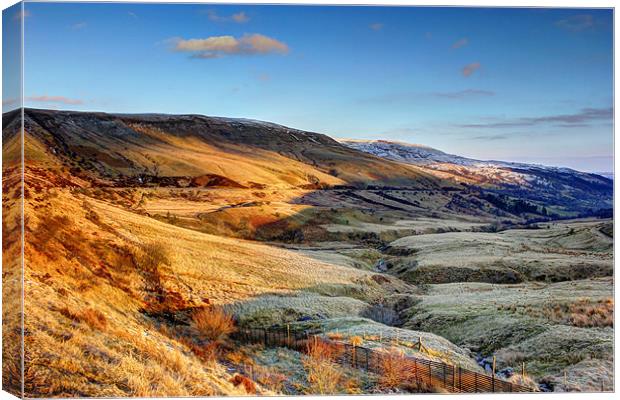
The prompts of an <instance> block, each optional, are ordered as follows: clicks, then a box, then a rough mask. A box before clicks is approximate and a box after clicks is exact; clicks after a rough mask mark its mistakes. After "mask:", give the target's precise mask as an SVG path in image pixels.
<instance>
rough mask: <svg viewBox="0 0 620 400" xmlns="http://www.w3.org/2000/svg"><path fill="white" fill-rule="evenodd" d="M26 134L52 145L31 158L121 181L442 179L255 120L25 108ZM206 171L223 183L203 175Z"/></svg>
mask: <svg viewBox="0 0 620 400" xmlns="http://www.w3.org/2000/svg"><path fill="white" fill-rule="evenodd" d="M25 131H26V133H27V135H28V136H29V137H31V138H32V140H33V141H34V142H35V143H36V144H35V143H33V144H32V146H33V147H34V146H41V147H43V148H45V149H47V155H44V154H41V152H34V151H33V152H32V153H31V154H32V157H33V160H32V161H34V162H43V159H45V158H48V157H50V156H51V155H50V154H49V153H51V154H53V156H54V157H55V158H57V159H58V160H60V161H61V162H62V163H63V165H64V166H68V167H70V168H73V169H74V172H75V174H77V175H81V176H86V177H90V178H93V179H104V180H108V181H112V182H119V181H121V182H122V183H123V184H137V185H139V186H141V185H142V183H146V182H154V183H157V184H158V185H159V186H173V187H174V186H189V185H191V186H204V185H205V184H207V185H211V186H218V184H217V182H220V183H221V186H230V185H233V186H235V183H236V185H241V186H244V187H261V186H270V187H271V186H273V187H280V188H291V187H309V188H317V187H321V186H324V185H339V184H347V185H365V184H368V183H369V182H373V183H376V184H379V185H406V186H411V187H419V188H432V187H439V186H440V184H441V181H440V180H439V179H437V178H434V177H432V176H431V175H429V174H427V173H425V172H423V171H421V170H420V169H418V168H416V167H413V166H407V165H403V164H399V163H395V162H391V161H385V160H382V159H380V158H377V157H374V156H372V155H368V154H365V153H362V152H359V151H356V150H352V149H349V148H347V147H345V146H342V145H341V144H339V143H338V142H336V141H335V140H333V139H331V138H329V137H327V136H325V135H321V134H317V133H311V132H304V131H299V130H295V129H291V128H287V127H284V126H280V125H276V124H270V123H262V122H256V121H251V120H242V119H226V118H213V117H205V116H200V115H177V116H175V115H156V114H148V115H122V114H119V115H111V114H103V113H78V112H69V111H47V110H34V109H26V110H25ZM202 176H207V178H208V177H211V178H218V177H224V178H226V180H222V179H219V181H218V179H215V180H214V179H211V180H210V179H202V180H201V179H199V178H200V177H202ZM192 178H197V179H196V180H194V181H192ZM140 180H141V181H142V182H140ZM188 180H189V181H188ZM213 181H215V182H216V183H213ZM231 181H232V182H235V183H232V182H231ZM209 182H211V183H209Z"/></svg>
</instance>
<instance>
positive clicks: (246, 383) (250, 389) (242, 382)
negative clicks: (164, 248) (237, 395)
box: [230, 374, 256, 394]
mask: <svg viewBox="0 0 620 400" xmlns="http://www.w3.org/2000/svg"><path fill="white" fill-rule="evenodd" d="M230 383H232V384H233V385H235V387H237V386H243V388H244V389H245V392H246V393H247V394H256V385H255V384H254V382H253V381H252V380H251V379H250V378H248V377H247V376H243V375H239V374H237V375H235V376H234V377H232V378H231V379H230Z"/></svg>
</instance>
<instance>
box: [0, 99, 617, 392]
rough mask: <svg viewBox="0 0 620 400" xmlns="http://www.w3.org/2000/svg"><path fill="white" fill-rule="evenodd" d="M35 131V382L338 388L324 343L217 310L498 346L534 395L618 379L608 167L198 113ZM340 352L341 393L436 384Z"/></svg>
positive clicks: (61, 122)
mask: <svg viewBox="0 0 620 400" xmlns="http://www.w3.org/2000/svg"><path fill="white" fill-rule="evenodd" d="M19 122H20V121H19V115H18V114H14V115H13V114H8V113H7V114H5V115H4V118H3V153H4V160H5V164H4V165H3V171H4V182H3V187H4V190H3V217H4V221H8V222H5V226H4V227H3V228H4V231H5V232H11V231H12V228H11V225H10V224H14V225H15V224H17V222H18V221H17V220H15V219H14V218H15V215H17V214H19V210H18V208H19V201H18V199H19V195H20V193H19V191H20V186H19V177H18V171H17V170H16V169H15V166H14V165H13V166H12V165H11V164H10V163H8V161H11V160H13V161H15V159H19V155H18V154H17V150H18V149H19V146H20V144H21V142H20V141H21V136H20V135H19V134H18V128H17V127H18V125H19ZM24 129H25V133H24V137H23V140H24V142H23V146H24V188H23V191H24V219H25V226H24V235H25V237H24V239H25V248H24V255H25V271H24V288H23V290H24V293H25V304H24V308H25V320H24V325H25V327H26V330H27V331H28V335H27V336H26V338H25V340H26V343H27V352H26V355H25V365H26V373H27V374H28V377H29V378H31V379H30V380H29V382H31V384H30V386H28V387H27V388H26V393H27V395H28V396H30V397H60V396H63V397H64V396H76V395H80V396H98V397H102V396H105V397H110V396H119V397H120V396H122V397H124V396H141V397H148V396H170V395H174V396H206V395H243V394H260V395H273V394H324V393H323V392H321V390H322V389H317V385H316V382H315V381H313V378H312V377H311V375H312V374H311V373H310V371H313V370H312V368H314V367H313V365H314V364H312V363H311V362H310V361H312V360H310V359H309V357H310V356H309V355H308V354H304V353H303V352H297V351H293V350H290V349H284V348H281V349H270V348H266V347H261V346H258V345H251V344H247V343H239V342H234V341H232V340H231V339H230V338H228V337H227V335H224V334H222V335H221V336H218V337H217V339H214V338H211V337H207V336H205V334H204V330H202V331H201V329H200V324H199V323H198V322H197V321H198V319H197V317H196V316H197V315H200V313H201V312H204V311H203V310H219V311H218V312H221V313H223V314H224V315H226V316H229V317H230V318H231V320H233V321H234V325H235V326H237V327H246V328H248V327H262V328H268V327H273V326H280V327H281V326H294V327H295V328H299V329H303V328H305V327H312V328H313V329H317V330H320V331H321V332H322V335H324V336H325V337H332V338H338V340H342V341H344V342H347V343H349V342H351V343H352V342H353V341H359V340H361V341H362V343H363V344H364V346H367V347H370V348H378V349H382V350H384V351H388V352H394V353H398V354H401V353H403V354H408V355H414V356H416V357H420V358H422V359H428V360H433V361H440V362H444V363H446V364H448V365H454V366H462V367H464V368H467V369H468V370H471V371H475V372H479V373H487V374H488V373H489V371H488V366H489V360H491V359H492V358H493V357H494V356H495V358H496V362H497V370H496V372H497V377H498V378H501V379H506V380H509V381H510V382H514V383H517V384H520V385H524V386H527V387H529V388H531V389H532V390H536V391H538V390H546V391H591V390H600V389H601V388H603V390H605V391H612V390H613V389H614V388H613V334H614V330H613V329H614V328H613V316H614V303H613V290H614V287H613V256H614V255H613V240H614V239H613V219H612V218H611V215H612V213H613V209H612V208H613V199H612V197H613V182H612V181H611V180H609V179H607V178H604V177H600V176H598V175H594V174H584V173H581V172H577V171H572V170H567V169H561V170H558V169H553V168H543V167H540V166H534V167H531V168H529V167H528V168H526V167H525V166H524V165H509V164H507V163H501V162H493V163H487V164H484V165H479V164H478V163H476V162H474V161H476V160H473V161H472V160H469V159H465V158H457V159H456V161H455V158H454V157H456V156H454V157H447V156H448V155H445V153H441V154H438V153H436V152H437V151H435V152H431V154H430V155H428V154H427V155H426V156H424V157H422V158H423V159H424V161H422V162H420V161H419V159H420V157H412V156H411V155H410V156H409V157H405V156H402V153H401V156H400V157H395V156H394V155H393V152H392V153H389V154H387V155H386V154H383V153H381V152H377V151H372V152H371V151H369V149H368V147H367V146H360V145H359V144H358V145H356V144H355V143H353V144H351V143H346V144H347V145H346V146H345V145H343V144H341V143H340V142H338V141H336V140H334V139H331V138H330V137H328V136H326V135H322V134H316V133H311V132H304V131H299V130H296V129H292V128H287V127H283V126H280V125H276V124H271V123H263V122H259V121H252V120H242V119H229V118H214V117H204V116H196V115H181V116H168V115H159V114H144V115H142V114H141V115H122V114H117V115H115V114H103V113H79V112H71V111H51V110H35V109H27V110H26V111H25V120H24ZM433 157H434V158H433ZM412 160H414V161H412ZM429 160H430V161H429ZM467 160H469V161H467ZM532 177H535V179H534V178H532ZM543 188H544V189H543ZM13 228H15V227H13ZM3 243H4V244H5V247H3V254H4V256H5V257H6V256H7V255H8V254H13V253H14V252H16V251H17V249H18V248H19V243H18V242H9V241H4V240H3ZM17 274H18V271H17V269H12V270H10V271H9V275H11V276H12V277H13V278H16V277H17ZM5 279H6V278H5ZM14 289H16V290H17V288H14ZM43 299H44V300H43ZM13 318H14V315H13V316H11V315H9V314H7V315H5V318H4V320H5V321H8V322H7V323H10V322H11V321H14V319H13ZM5 331H6V329H3V332H5ZM417 340H421V341H423V342H424V344H425V346H426V347H427V349H428V350H427V351H421V348H420V349H416V348H415V347H414V346H411V343H414V342H416V341H417ZM309 360H310V361H309ZM324 367H325V368H327V369H328V370H329V371H331V372H333V371H336V372H334V373H336V374H337V376H338V379H336V380H335V382H336V383H337V385H336V386H335V387H334V388H332V392H333V393H403V392H408V391H425V392H426V391H437V390H438V388H432V387H425V388H421V387H417V388H415V390H414V389H411V388H410V387H405V386H403V385H400V384H396V385H392V386H389V387H387V386H386V385H385V384H380V379H379V380H378V381H376V382H375V381H373V379H378V378H376V377H369V376H364V373H363V372H360V371H359V370H355V369H353V368H347V367H343V366H336V365H332V364H328V365H327V366H324ZM248 368H252V371H253V372H252V376H251V377H248V376H247V375H248V373H247V370H248ZM522 369H525V371H526V374H525V375H522V373H521V371H522ZM257 371H258V372H257ZM238 376H241V377H242V378H237V377H238ZM252 377H254V379H253V380H252V381H251V385H250V384H245V383H244V384H239V382H246V380H248V379H250V378H252ZM52 382H53V384H52ZM377 382H379V383H377ZM248 388H249V389H248Z"/></svg>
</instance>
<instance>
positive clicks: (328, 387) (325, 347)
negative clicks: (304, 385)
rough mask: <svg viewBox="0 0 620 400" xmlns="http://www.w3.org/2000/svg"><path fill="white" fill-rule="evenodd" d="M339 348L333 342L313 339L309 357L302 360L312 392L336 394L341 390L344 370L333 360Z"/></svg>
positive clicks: (309, 345) (310, 344) (309, 346)
mask: <svg viewBox="0 0 620 400" xmlns="http://www.w3.org/2000/svg"><path fill="white" fill-rule="evenodd" d="M337 354H338V350H337V349H336V348H335V347H334V346H333V345H331V344H329V343H327V342H325V341H322V340H318V338H315V340H311V341H310V343H309V344H308V347H307V357H306V358H305V359H304V360H303V361H302V363H303V366H304V369H305V370H306V373H307V379H308V383H309V384H310V386H309V388H308V389H309V392H310V393H312V394H334V393H339V392H340V391H341V390H340V388H341V381H342V377H343V374H342V371H341V370H340V368H338V366H337V365H335V364H334V363H333V361H332V360H334V359H335V357H336V356H337Z"/></svg>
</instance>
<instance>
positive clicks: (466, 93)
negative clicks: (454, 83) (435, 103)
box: [431, 89, 495, 99]
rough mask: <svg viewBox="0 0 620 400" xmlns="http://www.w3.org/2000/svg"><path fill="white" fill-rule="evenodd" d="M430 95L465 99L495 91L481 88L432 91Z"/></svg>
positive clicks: (490, 93)
mask: <svg viewBox="0 0 620 400" xmlns="http://www.w3.org/2000/svg"><path fill="white" fill-rule="evenodd" d="M431 95H433V96H434V97H440V98H445V99H467V98H472V97H489V96H495V92H493V91H491V90H482V89H465V90H459V91H456V92H433V93H431Z"/></svg>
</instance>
